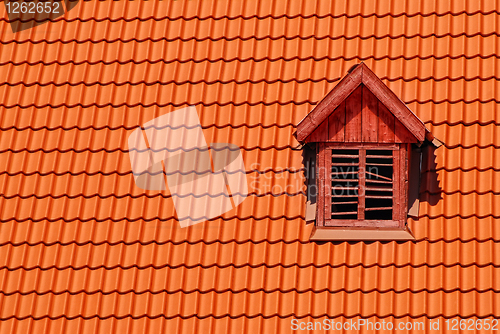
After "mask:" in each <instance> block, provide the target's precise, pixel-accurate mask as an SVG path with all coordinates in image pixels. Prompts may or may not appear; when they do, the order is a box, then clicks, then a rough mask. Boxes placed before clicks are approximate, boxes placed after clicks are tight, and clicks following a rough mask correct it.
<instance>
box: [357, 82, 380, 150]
mask: <svg viewBox="0 0 500 334" xmlns="http://www.w3.org/2000/svg"><path fill="white" fill-rule="evenodd" d="M362 95H363V101H362V109H361V136H362V141H363V143H376V142H377V141H378V135H377V134H378V99H377V98H376V97H375V95H373V93H372V92H371V91H370V90H369V89H368V88H366V87H364V86H363V94H362Z"/></svg>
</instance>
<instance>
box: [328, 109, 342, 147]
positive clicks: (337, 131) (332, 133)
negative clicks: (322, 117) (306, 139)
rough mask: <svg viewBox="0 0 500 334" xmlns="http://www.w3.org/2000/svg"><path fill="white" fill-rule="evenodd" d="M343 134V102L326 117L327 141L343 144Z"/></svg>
mask: <svg viewBox="0 0 500 334" xmlns="http://www.w3.org/2000/svg"><path fill="white" fill-rule="evenodd" d="M344 133H345V101H344V102H342V103H341V104H340V105H339V106H338V107H337V108H336V109H335V111H334V112H333V113H332V114H331V115H330V116H329V117H328V138H329V140H328V141H332V142H343V141H344V138H345V137H344Z"/></svg>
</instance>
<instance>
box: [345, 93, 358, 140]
mask: <svg viewBox="0 0 500 334" xmlns="http://www.w3.org/2000/svg"><path fill="white" fill-rule="evenodd" d="M361 95H362V86H361V85H360V86H359V87H358V88H356V89H355V90H354V92H352V93H351V95H349V97H348V98H347V99H346V101H345V119H346V120H345V121H346V124H345V141H346V142H361Z"/></svg>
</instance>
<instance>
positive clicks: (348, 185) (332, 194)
mask: <svg viewBox="0 0 500 334" xmlns="http://www.w3.org/2000/svg"><path fill="white" fill-rule="evenodd" d="M426 135H428V130H427V129H426V128H425V125H424V124H423V122H422V121H421V120H420V119H419V118H418V117H417V116H416V115H415V114H414V113H413V112H412V111H411V110H410V109H409V108H408V107H407V106H406V104H405V103H403V102H402V101H401V100H400V99H399V98H398V97H397V96H396V95H395V94H394V93H393V92H392V91H391V90H390V89H389V88H388V87H387V86H386V85H385V84H384V83H383V82H382V81H381V80H380V79H379V78H378V77H377V76H376V75H375V74H374V73H373V72H372V71H371V70H370V69H369V68H368V67H367V66H366V65H365V64H364V63H361V64H359V65H357V66H355V67H354V68H352V69H351V70H350V71H349V73H348V74H347V75H346V76H345V77H344V78H343V79H342V80H341V81H340V82H339V84H338V85H337V86H336V87H335V88H334V89H333V90H332V91H330V92H329V93H328V94H327V95H326V96H325V98H324V99H323V100H322V101H320V102H319V103H318V104H317V105H316V106H315V108H314V109H313V110H312V111H311V112H310V113H309V114H308V115H307V116H306V117H305V118H304V119H303V120H302V121H301V122H300V123H299V124H298V126H297V132H296V133H295V136H296V138H297V139H298V140H299V141H300V142H302V143H307V144H309V145H312V146H314V147H315V149H316V187H317V203H316V204H317V205H316V223H315V227H316V228H315V231H314V232H313V236H312V240H330V239H366V237H363V236H366V235H370V238H369V239H373V238H375V239H412V238H413V237H412V235H411V232H410V231H409V229H408V227H407V224H406V218H407V210H408V180H409V176H408V170H409V165H410V164H411V161H409V159H411V156H412V155H411V154H410V152H411V148H412V146H411V145H412V144H417V145H419V144H421V143H422V142H423V141H424V140H425V139H426ZM417 165H418V164H417ZM375 231H376V232H378V234H379V237H373V236H374V235H376V234H373V232H375ZM367 233H368V234H367ZM381 233H382V234H381Z"/></svg>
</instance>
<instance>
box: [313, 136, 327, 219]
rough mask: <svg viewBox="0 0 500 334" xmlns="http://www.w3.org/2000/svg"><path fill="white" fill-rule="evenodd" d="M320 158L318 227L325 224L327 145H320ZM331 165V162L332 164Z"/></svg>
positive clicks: (317, 207)
mask: <svg viewBox="0 0 500 334" xmlns="http://www.w3.org/2000/svg"><path fill="white" fill-rule="evenodd" d="M317 154H318V156H317V165H316V173H317V174H316V180H317V181H316V182H317V193H316V194H317V195H316V196H317V200H316V203H317V205H316V222H317V225H318V226H324V223H325V195H326V194H325V176H326V175H325V165H326V164H325V144H324V143H319V144H318V153H317ZM330 164H331V162H330Z"/></svg>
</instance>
